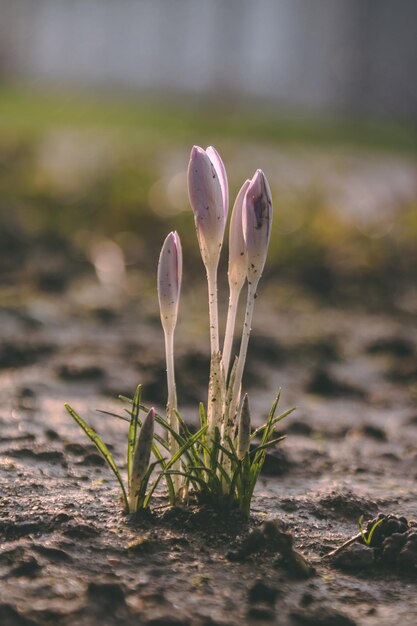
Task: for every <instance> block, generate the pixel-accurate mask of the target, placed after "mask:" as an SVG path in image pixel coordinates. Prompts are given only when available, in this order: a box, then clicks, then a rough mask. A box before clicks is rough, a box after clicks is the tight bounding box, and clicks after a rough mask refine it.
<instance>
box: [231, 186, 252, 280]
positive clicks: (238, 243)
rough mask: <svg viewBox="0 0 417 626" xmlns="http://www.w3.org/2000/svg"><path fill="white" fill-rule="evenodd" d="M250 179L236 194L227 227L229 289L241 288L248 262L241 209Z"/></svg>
mask: <svg viewBox="0 0 417 626" xmlns="http://www.w3.org/2000/svg"><path fill="white" fill-rule="evenodd" d="M249 184H250V181H249V180H246V181H245V182H244V183H243V185H242V187H241V189H240V191H239V193H238V194H237V197H236V200H235V204H234V206H233V211H232V217H231V219H230V229H229V271H228V275H229V285H230V289H231V290H233V289H238V290H239V291H240V289H242V287H243V283H244V282H245V280H246V275H247V269H248V262H247V255H246V244H245V239H244V237H243V226H242V210H243V201H244V198H245V194H246V191H247V188H248V187H249Z"/></svg>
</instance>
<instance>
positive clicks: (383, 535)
mask: <svg viewBox="0 0 417 626" xmlns="http://www.w3.org/2000/svg"><path fill="white" fill-rule="evenodd" d="M376 524H378V525H376ZM371 532H372V535H371V534H370V533H371ZM364 534H365V536H366V538H367V539H368V540H369V546H366V545H365V544H364V542H363V538H362V537H361V535H360V534H359V535H358V536H357V537H352V540H350V541H349V542H348V543H347V544H346V546H341V548H340V550H337V551H336V553H335V554H333V555H332V554H331V555H329V556H330V557H331V559H332V563H333V565H335V566H336V567H338V568H340V569H342V570H346V571H351V572H354V571H357V572H358V573H361V572H363V571H365V570H366V571H368V572H369V570H371V569H372V568H374V569H375V571H377V572H379V570H380V569H381V566H383V567H385V568H388V569H390V570H392V571H395V572H396V573H397V574H403V573H404V574H417V523H416V522H413V521H408V520H407V519H406V518H405V517H397V516H396V515H384V514H383V513H380V514H379V515H378V516H377V517H376V518H374V519H372V520H369V522H368V523H367V526H366V530H365V531H364ZM354 539H356V540H357V541H359V542H361V543H352V541H353V540H354Z"/></svg>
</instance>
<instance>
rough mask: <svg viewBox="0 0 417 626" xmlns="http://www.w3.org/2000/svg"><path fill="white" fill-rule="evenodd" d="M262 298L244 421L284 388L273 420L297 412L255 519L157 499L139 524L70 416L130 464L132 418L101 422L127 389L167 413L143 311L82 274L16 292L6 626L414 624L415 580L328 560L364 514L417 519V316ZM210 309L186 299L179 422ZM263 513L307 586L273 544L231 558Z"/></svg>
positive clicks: (10, 319) (150, 306)
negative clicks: (291, 550) (59, 284)
mask: <svg viewBox="0 0 417 626" xmlns="http://www.w3.org/2000/svg"><path fill="white" fill-rule="evenodd" d="M94 293H95V294H96V298H92V296H91V294H94ZM83 294H84V295H83ZM86 294H88V297H87V295H86ZM259 295H260V297H259V298H258V301H257V317H256V322H255V325H254V329H253V337H252V343H251V350H250V358H249V362H248V369H247V378H246V382H247V387H248V390H249V392H250V393H252V400H253V402H252V406H253V414H254V415H256V417H257V421H258V422H260V421H261V420H262V419H263V418H264V416H265V415H266V413H267V411H268V408H269V405H270V403H271V400H272V398H273V395H274V392H275V389H276V388H277V387H278V386H280V387H282V389H283V393H282V400H281V407H282V409H284V408H288V407H290V406H292V405H295V404H296V405H297V407H298V408H297V411H296V412H295V413H294V414H293V415H292V416H291V417H289V418H288V419H287V422H286V423H282V431H283V432H286V433H287V434H288V437H287V439H286V440H285V442H284V443H283V444H281V447H280V448H279V449H277V450H274V451H273V452H272V453H271V454H270V455H269V457H268V458H267V463H266V467H265V470H266V472H265V474H264V475H263V476H262V478H261V480H260V482H259V485H258V487H257V490H256V496H255V498H254V502H253V511H252V517H251V520H250V522H248V523H245V522H244V521H242V520H239V519H237V518H235V517H233V518H232V519H231V520H228V519H227V518H222V516H221V515H218V514H211V513H210V512H207V511H204V510H199V509H191V510H190V511H184V510H181V509H180V510H175V509H170V508H169V507H166V501H165V499H164V495H163V493H162V492H161V493H160V494H159V496H158V499H157V506H156V507H155V506H154V509H153V511H152V513H150V514H149V515H145V516H140V515H139V516H136V517H135V516H126V515H124V514H123V513H122V512H121V507H120V501H119V492H118V488H117V484H116V483H115V482H114V481H113V479H112V478H111V476H110V475H109V473H108V471H107V468H106V467H104V466H103V463H102V460H101V458H100V457H99V456H98V455H97V454H96V452H95V450H94V449H93V447H92V446H91V445H89V444H88V443H87V441H86V439H85V438H84V435H83V433H82V432H81V431H80V430H79V429H78V427H77V426H76V425H75V424H74V423H73V422H72V420H71V418H70V416H69V415H68V414H66V412H65V410H64V409H63V403H64V401H70V402H71V404H72V405H73V406H74V407H75V408H76V409H77V410H78V411H79V412H80V413H81V414H82V415H83V416H84V417H85V418H86V419H88V420H89V421H90V423H92V424H93V425H94V426H95V427H96V428H97V430H98V431H99V432H100V433H101V434H102V435H103V437H104V438H105V440H106V441H107V442H108V443H110V444H111V445H112V446H113V448H114V453H115V456H116V457H117V458H118V459H122V458H123V454H124V448H125V445H126V428H125V424H124V423H123V422H118V421H115V420H114V421H112V418H110V417H106V416H103V415H99V414H97V413H95V412H94V409H96V408H98V409H99V408H104V409H107V410H114V409H119V408H120V407H119V406H118V404H119V403H118V401H116V400H114V397H115V396H116V395H117V394H118V393H127V394H130V395H131V394H132V393H133V390H134V388H135V386H136V384H137V382H138V381H142V382H143V384H144V397H145V399H146V400H147V401H148V402H149V403H151V402H154V403H156V404H157V406H159V407H161V406H163V403H164V393H165V382H164V362H163V352H162V337H161V331H160V328H159V322H158V318H157V314H156V307H155V301H152V299H151V298H149V299H146V302H143V301H141V300H140V299H136V298H130V299H129V300H125V301H123V298H120V296H119V304H118V305H117V306H115V305H114V301H115V297H114V295H112V294H108V293H105V292H103V291H101V290H100V289H99V288H98V287H97V284H96V283H95V281H94V279H93V278H91V277H89V278H87V279H86V278H84V279H83V282H75V283H74V284H73V285H72V287H71V288H70V289H68V290H67V292H66V293H65V295H62V297H60V298H59V299H58V298H57V297H55V296H54V297H52V296H49V295H46V294H45V293H44V294H40V293H39V294H37V295H36V296H35V294H33V293H32V297H31V298H30V299H29V300H27V302H26V303H24V302H23V301H21V302H20V303H19V305H16V304H13V300H14V298H10V304H9V306H7V307H4V308H3V310H2V311H1V335H2V339H1V345H0V364H1V378H0V385H1V397H2V403H1V407H0V412H1V437H0V480H1V483H0V484H1V508H0V533H1V540H2V544H1V552H0V576H1V580H2V583H1V590H0V598H1V605H0V623H1V624H2V626H9V625H12V624H13V625H14V624H22V625H27V626H29V625H32V624H33V625H34V624H38V625H42V626H43V625H45V626H46V625H55V624H63V625H64V624H65V625H70V624H73V625H75V624H77V626H78V625H83V624H86V625H87V624H96V623H104V624H107V623H108V624H113V623H114V624H116V623H118V624H126V625H127V624H152V625H154V626H156V625H158V624H207V625H208V624H239V623H242V622H244V623H253V624H262V623H276V624H328V625H337V624H341V625H343V624H363V625H366V626H373V625H376V624H378V625H379V626H381V625H387V626H388V625H389V624H393V623H400V624H404V625H410V626H411V625H414V624H415V623H416V619H417V601H416V587H415V583H416V580H415V576H414V578H413V576H412V575H411V574H407V573H406V572H401V571H400V572H399V571H394V570H390V569H386V568H381V567H375V568H371V569H368V570H365V569H364V568H363V567H362V565H361V564H360V563H359V564H358V567H353V571H350V572H347V573H346V572H344V571H340V569H339V568H337V567H336V566H335V565H334V564H333V563H329V562H327V561H326V560H323V559H322V557H323V556H324V555H325V554H326V553H327V552H329V551H330V549H331V548H334V547H336V546H337V545H339V544H340V543H341V542H343V541H344V540H345V539H347V538H348V537H349V536H351V535H352V534H355V533H356V532H357V521H358V518H359V516H360V515H362V514H363V515H364V517H365V519H368V518H371V517H373V515H374V514H375V513H377V512H378V511H383V512H385V513H397V514H399V515H405V516H406V517H409V518H413V517H414V518H416V517H417V504H416V502H417V498H416V496H417V487H416V478H417V464H416V460H417V445H416V439H417V437H416V429H417V407H416V401H415V395H414V396H413V393H414V394H415V385H416V382H417V369H416V367H417V366H416V363H417V357H416V355H417V332H416V327H415V323H414V319H413V318H412V317H408V316H407V315H402V316H401V315H388V314H387V315H385V316H384V315H381V314H372V313H367V312H365V311H357V310H356V311H355V310H353V309H352V310H340V309H336V308H330V307H323V306H318V305H317V304H315V303H314V300H312V299H311V300H309V299H308V298H306V296H305V294H303V293H302V291H298V292H297V290H295V289H293V290H292V291H289V290H288V289H287V290H286V289H284V288H276V287H275V286H274V285H273V284H272V282H271V281H269V282H267V283H266V284H265V285H264V287H263V289H261V290H260V294H259ZM94 300H96V302H94ZM97 301H98V302H99V303H100V304H99V305H98V304H97ZM283 303H285V306H283ZM204 304H205V294H204V291H203V289H202V288H198V289H197V288H195V289H194V290H193V292H192V293H191V292H190V293H188V294H186V295H185V298H184V300H183V302H182V305H181V306H182V313H183V317H182V321H181V323H180V327H179V329H178V333H177V338H178V341H177V343H178V345H181V349H180V350H179V352H178V365H177V370H178V387H179V390H178V391H179V397H180V398H181V399H182V403H183V405H184V415H185V416H186V418H187V419H188V420H189V421H190V422H192V421H193V419H194V417H195V406H196V404H195V403H196V402H197V401H198V400H200V399H202V398H204V393H205V392H204V385H205V381H206V376H207V354H206V340H207V338H206V336H205V333H204V331H203V322H201V321H199V320H200V318H201V316H200V317H198V316H196V310H197V309H199V308H200V306H201V307H203V306H204ZM121 465H122V467H123V468H124V465H123V461H122V460H121ZM265 520H280V521H281V522H283V523H285V524H286V525H287V526H288V530H289V531H290V532H291V533H292V535H293V537H294V543H295V548H296V549H297V550H298V551H300V552H301V553H302V554H303V555H304V556H305V558H306V559H307V560H308V561H309V562H310V563H311V565H312V566H313V567H314V569H315V572H314V574H313V575H311V576H310V577H308V578H306V579H304V578H303V577H300V575H299V574H297V572H293V571H289V570H288V567H286V566H285V563H284V564H283V563H282V561H281V560H280V559H279V555H277V554H276V553H275V552H274V551H273V550H271V551H268V550H267V551H266V552H263V553H262V554H256V553H255V554H253V555H251V554H249V555H248V556H247V557H244V558H243V559H240V560H239V561H236V560H235V559H234V558H233V549H234V548H236V546H239V545H240V542H241V540H242V537H245V536H246V535H247V533H248V532H249V530H250V529H251V528H253V527H255V526H259V524H261V523H262V522H263V521H265ZM261 583H262V584H261Z"/></svg>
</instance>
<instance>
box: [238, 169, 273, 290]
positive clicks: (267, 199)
mask: <svg viewBox="0 0 417 626" xmlns="http://www.w3.org/2000/svg"><path fill="white" fill-rule="evenodd" d="M242 217H243V219H242V225H243V236H244V238H245V243H246V253H247V261H248V265H247V269H248V281H249V282H251V283H255V284H256V283H257V282H258V280H259V279H260V277H261V274H262V271H263V269H264V266H265V261H266V255H267V252H268V244H269V239H270V236H271V225H272V197H271V190H270V188H269V185H268V181H267V180H266V177H265V174H264V173H263V171H262V170H256V172H255V175H254V177H253V178H252V180H251V181H250V183H249V186H248V188H247V190H246V194H245V199H244V203H243V215H242Z"/></svg>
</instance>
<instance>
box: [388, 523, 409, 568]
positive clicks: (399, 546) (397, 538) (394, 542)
mask: <svg viewBox="0 0 417 626" xmlns="http://www.w3.org/2000/svg"><path fill="white" fill-rule="evenodd" d="M381 560H382V561H383V562H384V563H385V564H391V565H394V566H397V567H398V569H399V573H401V572H410V573H415V574H417V525H416V526H412V527H410V528H409V529H408V530H407V531H406V532H405V533H393V534H392V535H391V536H390V537H387V538H386V539H384V541H383V544H382V555H381Z"/></svg>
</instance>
